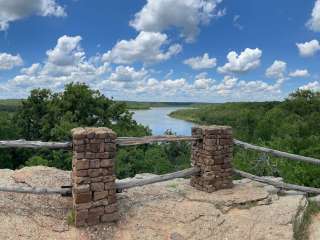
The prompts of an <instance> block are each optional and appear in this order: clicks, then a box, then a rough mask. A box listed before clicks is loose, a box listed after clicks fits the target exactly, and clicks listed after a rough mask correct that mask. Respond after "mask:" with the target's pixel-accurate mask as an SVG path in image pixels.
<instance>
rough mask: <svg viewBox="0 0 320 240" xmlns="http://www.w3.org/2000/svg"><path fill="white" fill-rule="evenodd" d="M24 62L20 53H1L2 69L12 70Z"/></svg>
mask: <svg viewBox="0 0 320 240" xmlns="http://www.w3.org/2000/svg"><path fill="white" fill-rule="evenodd" d="M22 64H23V60H22V58H21V57H20V55H11V54H9V53H0V70H10V69H12V68H14V67H16V66H20V65H22Z"/></svg>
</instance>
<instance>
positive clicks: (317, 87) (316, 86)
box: [299, 81, 320, 91]
mask: <svg viewBox="0 0 320 240" xmlns="http://www.w3.org/2000/svg"><path fill="white" fill-rule="evenodd" d="M299 89H301V90H312V91H320V82H319V81H314V82H309V83H307V84H306V85H303V86H301V87H300V88H299Z"/></svg>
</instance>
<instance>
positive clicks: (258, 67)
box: [0, 0, 320, 102]
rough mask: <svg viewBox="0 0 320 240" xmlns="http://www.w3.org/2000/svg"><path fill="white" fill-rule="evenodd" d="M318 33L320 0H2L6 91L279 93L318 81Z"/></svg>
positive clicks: (153, 97)
mask: <svg viewBox="0 0 320 240" xmlns="http://www.w3.org/2000/svg"><path fill="white" fill-rule="evenodd" d="M26 2H27V3H26ZM319 32H320V0H282V1H279V0H277V1H276V0H259V1H256V0H242V1H239V0H135V1H128V0H126V1H125V0H118V1H102V0H100V1H98V0H94V1H85V0H74V1H72V0H30V1H20V0H12V1H10V2H9V1H6V0H0V98H24V97H26V96H28V94H29V91H30V90H31V89H33V88H38V87H41V88H50V89H52V90H53V91H60V90H61V89H63V86H64V85H65V84H67V83H69V82H72V81H80V82H85V83H87V84H89V85H90V86H91V87H92V88H95V89H99V90H100V91H101V92H103V93H104V94H105V95H106V96H108V97H111V96H112V97H114V98H115V99H119V100H120V99H121V100H142V101H207V102H225V101H256V100H258V101H263V100H279V99H283V98H285V97H287V96H288V94H289V93H290V92H293V91H295V90H296V89H298V88H303V89H313V90H320V80H319V78H320V77H319V70H318V69H319V67H318V64H319V58H320V44H319Z"/></svg>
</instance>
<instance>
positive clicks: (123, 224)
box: [0, 167, 320, 240]
mask: <svg viewBox="0 0 320 240" xmlns="http://www.w3.org/2000/svg"><path fill="white" fill-rule="evenodd" d="M148 176H149V175H144V177H148ZM139 177H141V176H139ZM69 182H70V173H69V172H65V171H61V170H57V169H54V168H46V167H32V168H23V169H21V170H18V171H11V170H0V185H12V186H16V185H21V186H32V187H36V186H37V187H41V186H42V187H43V186H48V187H50V186H51V187H59V186H61V185H68V184H69ZM118 200H119V206H120V213H121V220H120V221H119V222H118V223H117V224H104V225H99V226H94V227H88V228H82V229H76V228H74V227H73V226H70V225H68V221H67V215H68V212H69V211H70V209H71V207H72V206H71V198H66V197H61V196H37V195H30V194H16V193H0V219H1V224H0V239H59V240H62V239H79V240H87V239H117V240H118V239H120V240H139V239H141V240H142V239H143V240H148V239H150V240H157V239H159V240H160V239H161V240H187V239H195V240H197V239H199V240H200V239H213V240H242V239H245V240H250V239H251V240H271V239H277V240H278V239H281V240H286V239H288V240H289V239H293V233H294V228H297V226H298V225H299V222H300V220H301V216H302V214H303V211H304V209H305V208H306V206H307V204H308V201H307V199H306V198H305V196H303V195H301V194H299V193H296V192H286V193H285V194H284V193H282V194H279V193H278V191H277V189H275V188H273V187H271V186H266V185H264V184H261V183H257V182H252V181H250V180H248V179H243V180H240V181H235V186H234V188H233V189H229V190H221V191H218V192H215V193H211V194H208V193H204V192H200V191H197V190H195V189H194V188H192V187H191V186H190V185H189V181H188V180H186V179H175V180H173V181H168V182H163V183H157V184H153V185H147V186H144V187H139V188H133V189H130V190H128V191H126V192H123V193H121V194H118ZM313 219H314V220H313V222H312V224H311V226H310V229H311V230H310V232H311V233H312V234H311V235H312V236H310V239H320V233H319V231H318V229H319V227H318V226H319V225H320V215H316V216H314V217H313ZM312 229H314V230H312ZM316 234H318V235H316Z"/></svg>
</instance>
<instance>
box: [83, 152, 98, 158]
mask: <svg viewBox="0 0 320 240" xmlns="http://www.w3.org/2000/svg"><path fill="white" fill-rule="evenodd" d="M85 157H86V158H88V159H93V158H97V153H92V152H86V153H85Z"/></svg>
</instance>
